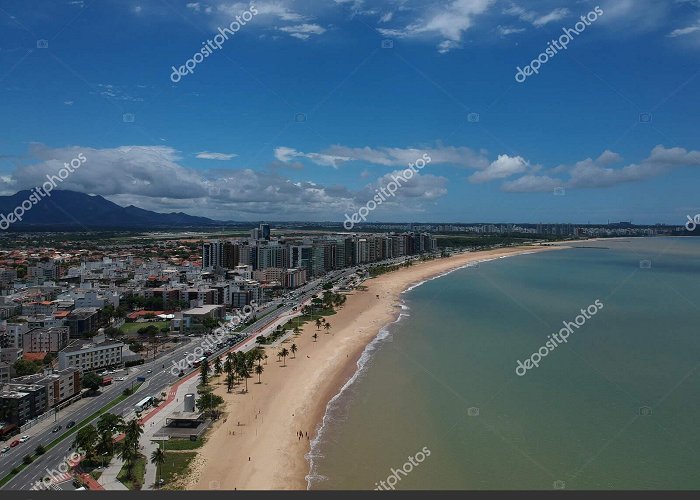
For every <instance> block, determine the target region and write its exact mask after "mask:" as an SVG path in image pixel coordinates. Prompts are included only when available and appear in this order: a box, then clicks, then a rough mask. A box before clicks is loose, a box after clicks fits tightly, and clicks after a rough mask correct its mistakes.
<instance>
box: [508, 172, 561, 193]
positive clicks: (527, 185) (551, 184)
mask: <svg viewBox="0 0 700 500" xmlns="http://www.w3.org/2000/svg"><path fill="white" fill-rule="evenodd" d="M557 187H562V183H561V181H560V180H558V179H554V178H552V177H549V176H546V175H525V176H523V177H520V178H519V179H515V180H513V181H508V182H505V183H503V185H502V186H501V189H502V190H503V191H509V192H515V193H524V192H537V191H553V190H554V188H557Z"/></svg>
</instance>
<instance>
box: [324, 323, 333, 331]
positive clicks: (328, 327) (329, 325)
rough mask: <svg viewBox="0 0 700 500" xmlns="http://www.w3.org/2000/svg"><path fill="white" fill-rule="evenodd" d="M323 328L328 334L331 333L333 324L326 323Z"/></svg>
mask: <svg viewBox="0 0 700 500" xmlns="http://www.w3.org/2000/svg"><path fill="white" fill-rule="evenodd" d="M323 328H325V329H326V333H328V332H329V331H330V329H331V324H330V323H326V324H325V325H323Z"/></svg>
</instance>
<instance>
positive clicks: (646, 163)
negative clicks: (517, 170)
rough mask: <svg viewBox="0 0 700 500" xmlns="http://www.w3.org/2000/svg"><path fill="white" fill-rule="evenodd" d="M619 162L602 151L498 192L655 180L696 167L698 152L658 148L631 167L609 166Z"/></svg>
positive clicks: (619, 158) (612, 153)
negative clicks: (553, 175) (592, 156)
mask: <svg viewBox="0 0 700 500" xmlns="http://www.w3.org/2000/svg"><path fill="white" fill-rule="evenodd" d="M621 160H622V158H621V157H620V155H618V154H617V153H614V152H612V151H605V152H603V154H601V155H600V156H599V157H598V158H596V159H592V158H586V159H585V160H581V161H579V162H577V163H575V164H574V165H559V166H557V167H555V168H552V169H549V171H547V172H544V173H543V175H540V176H534V175H526V176H524V177H521V178H519V179H516V180H513V181H510V182H506V183H504V184H503V186H502V189H503V190H505V191H530V192H535V191H549V190H550V189H552V187H553V186H554V187H558V186H562V187H566V188H572V189H589V188H601V187H610V186H616V185H619V184H624V183H629V182H636V181H641V180H645V179H650V178H653V177H658V176H661V175H665V174H668V173H669V172H671V171H673V170H676V169H679V168H683V167H700V151H687V150H685V149H684V148H677V147H676V148H666V147H665V146H663V145H658V146H656V147H655V148H654V149H653V150H652V151H651V154H650V155H649V156H648V157H647V158H645V159H644V160H642V161H640V162H639V163H631V164H629V165H625V166H623V167H613V166H612V165H614V164H615V163H620V162H621ZM552 174H557V175H559V174H564V177H561V178H554V177H552V176H551V175H552Z"/></svg>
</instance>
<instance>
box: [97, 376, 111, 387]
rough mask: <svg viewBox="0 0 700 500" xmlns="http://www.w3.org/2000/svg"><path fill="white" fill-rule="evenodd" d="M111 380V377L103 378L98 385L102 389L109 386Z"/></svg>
mask: <svg viewBox="0 0 700 500" xmlns="http://www.w3.org/2000/svg"><path fill="white" fill-rule="evenodd" d="M112 380H113V379H112V377H104V378H103V379H102V382H100V385H101V386H102V387H104V386H106V385H110V384H111V383H112Z"/></svg>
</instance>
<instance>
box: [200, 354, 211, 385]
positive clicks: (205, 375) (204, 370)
mask: <svg viewBox="0 0 700 500" xmlns="http://www.w3.org/2000/svg"><path fill="white" fill-rule="evenodd" d="M199 378H200V379H201V380H202V385H207V383H208V382H209V361H208V360H206V359H205V360H204V361H202V366H201V367H200V368H199Z"/></svg>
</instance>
